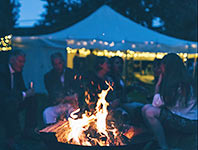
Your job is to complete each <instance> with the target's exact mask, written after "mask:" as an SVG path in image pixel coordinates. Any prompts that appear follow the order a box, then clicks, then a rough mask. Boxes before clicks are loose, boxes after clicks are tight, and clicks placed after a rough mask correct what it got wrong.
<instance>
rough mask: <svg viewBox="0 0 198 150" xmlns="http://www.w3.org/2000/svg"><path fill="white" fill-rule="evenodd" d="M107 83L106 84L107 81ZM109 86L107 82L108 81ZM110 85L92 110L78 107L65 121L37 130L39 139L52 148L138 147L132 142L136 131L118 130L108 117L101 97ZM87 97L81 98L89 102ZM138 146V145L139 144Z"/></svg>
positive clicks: (102, 94)
mask: <svg viewBox="0 0 198 150" xmlns="http://www.w3.org/2000/svg"><path fill="white" fill-rule="evenodd" d="M107 84H108V83H107ZM108 85H109V84H108ZM111 89H112V87H111V86H110V85H109V88H108V89H107V90H102V92H101V93H100V94H98V97H99V98H98V101H97V104H96V107H95V110H94V111H93V112H88V111H85V112H84V113H83V114H81V115H79V112H80V109H77V110H75V111H74V112H72V113H71V115H70V116H71V117H69V118H68V120H65V121H59V122H58V123H56V124H54V125H51V126H48V127H46V128H44V129H42V130H40V135H41V138H42V139H43V141H44V142H45V143H46V144H47V145H48V146H49V147H50V148H52V149H59V150H61V149H75V150H78V149H80V150H83V149H86V150H87V149H101V150H104V149H124V150H126V149H130V150H131V149H140V144H135V143H133V140H132V139H133V136H134V135H135V134H136V133H135V130H134V128H133V127H132V126H131V127H130V128H128V130H118V128H117V127H116V125H115V122H113V121H111V120H109V119H108V109H107V107H108V105H109V103H108V102H107V101H106V100H105V97H106V95H107V93H108V91H109V90H111ZM89 97H90V96H88V95H87V98H86V99H85V101H86V103H87V104H88V105H89ZM141 146H142V144H141Z"/></svg>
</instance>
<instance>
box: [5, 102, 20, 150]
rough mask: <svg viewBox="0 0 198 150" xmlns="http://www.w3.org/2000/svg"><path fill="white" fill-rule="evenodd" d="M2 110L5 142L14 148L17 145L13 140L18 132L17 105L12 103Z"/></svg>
mask: <svg viewBox="0 0 198 150" xmlns="http://www.w3.org/2000/svg"><path fill="white" fill-rule="evenodd" d="M3 110H4V111H3V113H4V115H3V116H2V118H1V119H2V120H3V125H4V128H5V136H6V137H5V144H6V146H7V147H8V148H9V149H14V148H17V147H19V145H18V144H17V142H16V141H15V137H16V135H17V134H18V133H19V132H20V123H19V116H18V111H17V106H16V105H12V104H10V105H6V106H5V107H4V108H3Z"/></svg>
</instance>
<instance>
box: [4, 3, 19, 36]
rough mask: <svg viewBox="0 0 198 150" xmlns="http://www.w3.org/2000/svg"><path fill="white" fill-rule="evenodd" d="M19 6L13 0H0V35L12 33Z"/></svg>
mask: <svg viewBox="0 0 198 150" xmlns="http://www.w3.org/2000/svg"><path fill="white" fill-rule="evenodd" d="M19 6H20V5H19V3H18V2H17V1H15V0H0V36H5V35H7V34H11V33H12V31H13V28H14V26H15V25H16V24H17V23H16V22H17V19H18V8H19Z"/></svg>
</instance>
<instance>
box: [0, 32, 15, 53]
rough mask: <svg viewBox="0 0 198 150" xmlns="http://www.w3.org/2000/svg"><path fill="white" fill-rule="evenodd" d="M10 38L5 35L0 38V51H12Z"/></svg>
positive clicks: (10, 36)
mask: <svg viewBox="0 0 198 150" xmlns="http://www.w3.org/2000/svg"><path fill="white" fill-rule="evenodd" d="M11 38H12V35H11V34H10V35H7V36H5V37H1V40H0V51H9V50H12V47H11Z"/></svg>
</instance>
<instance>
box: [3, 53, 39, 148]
mask: <svg viewBox="0 0 198 150" xmlns="http://www.w3.org/2000/svg"><path fill="white" fill-rule="evenodd" d="M24 64H25V53H24V52H23V51H21V50H13V52H12V53H11V55H10V57H9V62H8V64H5V65H1V64H0V107H1V114H0V115H1V118H3V119H1V120H2V122H3V125H5V133H6V141H7V145H8V146H9V148H10V149H17V144H16V142H15V136H16V135H17V134H18V131H19V129H20V123H19V116H18V115H19V112H21V111H22V110H25V126H24V132H23V135H24V136H28V134H29V133H31V132H32V131H33V130H34V128H35V126H36V113H35V112H36V107H37V104H36V101H35V99H34V97H33V96H34V94H35V93H34V89H33V88H31V89H26V87H25V84H24V80H23V76H22V70H23V67H24Z"/></svg>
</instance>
